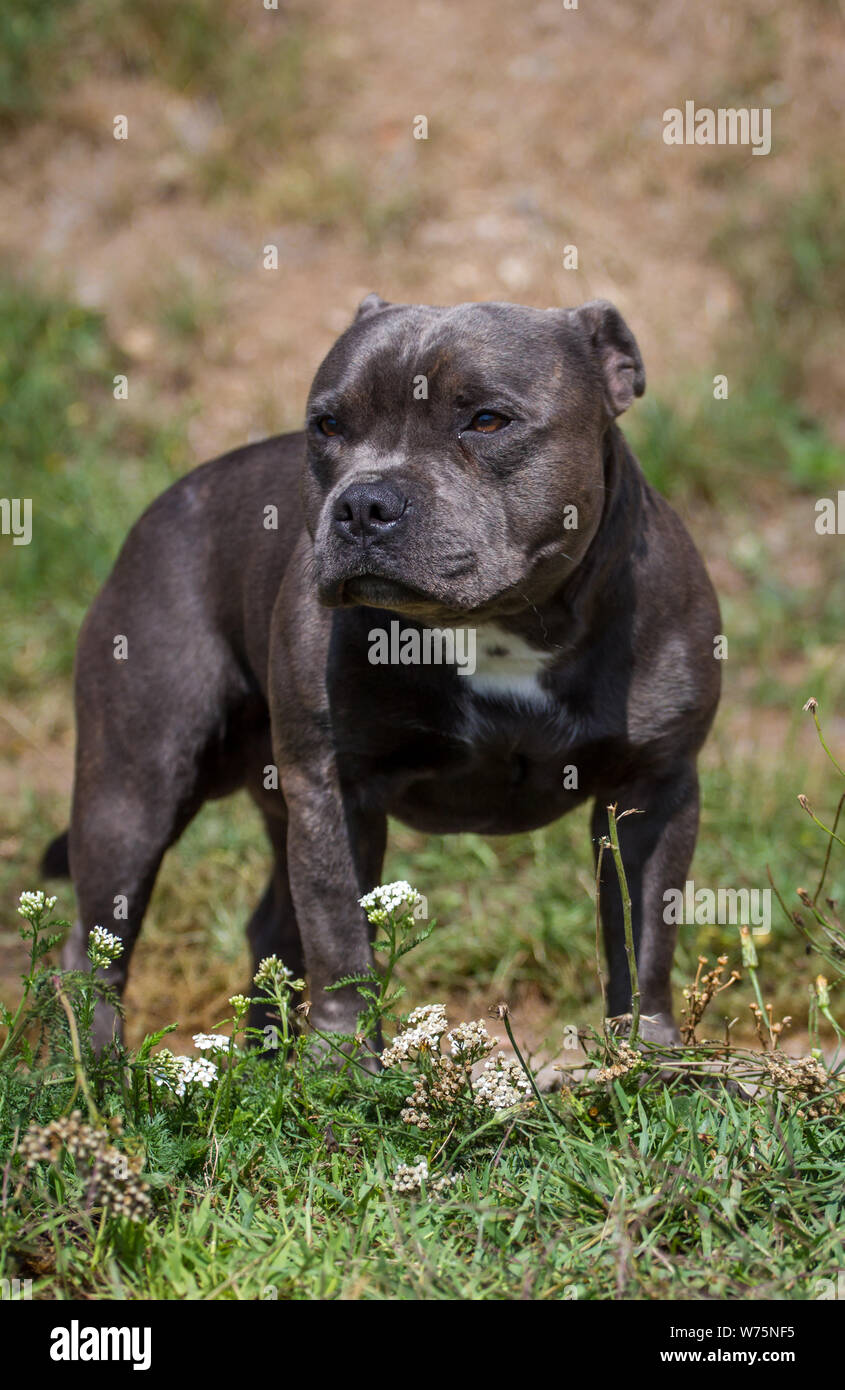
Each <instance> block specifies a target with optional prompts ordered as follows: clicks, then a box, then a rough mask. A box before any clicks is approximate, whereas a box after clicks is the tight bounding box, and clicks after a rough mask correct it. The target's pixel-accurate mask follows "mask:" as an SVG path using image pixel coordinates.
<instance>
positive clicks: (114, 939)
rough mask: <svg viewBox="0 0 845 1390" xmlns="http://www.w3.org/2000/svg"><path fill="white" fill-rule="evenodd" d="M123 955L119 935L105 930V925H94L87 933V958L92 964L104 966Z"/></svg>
mask: <svg viewBox="0 0 845 1390" xmlns="http://www.w3.org/2000/svg"><path fill="white" fill-rule="evenodd" d="M122 955H123V942H122V941H121V939H120V937H119V936H115V935H113V933H112V932H109V931H106V929H105V927H95V928H94V930H93V931H89V933H88V959H89V960H90V961H91V964H92V965H98V966H102V967H103V968H105V967H106V966H108V965H110V963H111V962H112V961H113V960H117V959H118V958H119V957H120V956H122Z"/></svg>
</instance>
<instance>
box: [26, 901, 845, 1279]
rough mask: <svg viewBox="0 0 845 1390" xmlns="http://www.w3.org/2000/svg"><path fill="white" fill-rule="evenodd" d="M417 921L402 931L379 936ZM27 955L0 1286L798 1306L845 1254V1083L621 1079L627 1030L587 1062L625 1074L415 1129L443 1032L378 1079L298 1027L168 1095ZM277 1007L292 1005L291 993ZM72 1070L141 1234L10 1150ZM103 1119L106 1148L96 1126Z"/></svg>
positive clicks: (51, 1170) (647, 1071)
mask: <svg viewBox="0 0 845 1390" xmlns="http://www.w3.org/2000/svg"><path fill="white" fill-rule="evenodd" d="M41 916H42V919H46V918H48V917H49V914H48V913H43V914H41ZM41 925H42V930H46V931H50V929H51V923H50V922H49V921H46V920H42V923H41ZM409 929H414V924H413V923H412V922H411V921H406V922H405V925H404V927H403V925H402V922H401V921H399V922H398V923H397V931H396V933H394V932H393V931H392V930H391V931H389V932H388V934H387V936H386V937H385V938H384V939H385V942H388V941H389V940H393V941H395V942H396V943H397V944H398V943H399V942H401V941H403V940H404V939H406V934H407V931H408V930H409ZM398 954H399V953H398V950H397V948H396V945H393V946H391V947H390V949H389V951H388V958H387V960H386V961H383V962H382V963H383V967H384V971H385V974H384V988H383V989H382V990H381V991H380V995H381V997H382V998H384V999H385V1002H384V1003H383V1004H381V1005H380V1007H379V1012H381V1013H384V1012H385V1010H387V1012H388V1014H389V1013H390V1003H389V992H388V991H389V981H390V978H391V972H392V969H393V967H394V966H395V963H396V961H397V959H398ZM35 957H36V963H35V967H34V969H33V971H32V973H31V977H30V978H31V980H32V982H33V990H32V995H31V998H32V999H33V1000H34V1004H33V1008H32V1019H33V1024H34V1025H36V1026H37V1028H39V1029H40V1038H41V1042H40V1043H34V1044H33V1046H30V1045H29V1044H28V1043H27V1041H26V1034H24V1035H22V1040H21V1041H19V1042H18V1043H17V1044H14V1043H9V1042H8V1039H9V1038H11V1037H13V1029H14V1024H11V1020H10V1016H9V1015H7V1024H11V1027H7V1030H6V1033H7V1043H6V1048H8V1047H10V1046H11V1054H10V1055H7V1056H6V1057H5V1058H4V1057H3V1051H4V1048H3V1045H2V1043H0V1158H2V1159H3V1161H4V1165H5V1167H6V1171H7V1198H6V1200H5V1201H4V1203H3V1206H2V1209H0V1277H3V1278H8V1279H13V1278H32V1279H33V1281H34V1288H33V1293H34V1296H35V1297H44V1298H51V1299H66V1298H78V1297H85V1298H91V1297H105V1298H121V1299H150V1298H152V1299H174V1298H177V1299H186V1298H187V1299H201V1298H209V1299H243V1300H250V1299H264V1300H267V1299H306V1300H307V1299H335V1298H340V1299H351V1298H354V1299H365V1300H366V1299H391V1300H397V1299H421V1298H424V1299H427V1300H432V1299H434V1300H440V1299H460V1300H467V1299H470V1300H472V1299H524V1298H531V1299H536V1300H543V1299H561V1298H564V1299H588V1300H590V1299H613V1298H620V1297H624V1298H628V1299H663V1298H674V1299H678V1298H691V1299H694V1298H705V1297H706V1298H730V1299H743V1298H794V1299H804V1298H811V1297H814V1296H817V1294H818V1281H819V1280H820V1279H827V1280H829V1279H831V1278H834V1279H835V1277H836V1271H837V1270H838V1268H839V1267H840V1266H841V1264H842V1259H843V1253H845V1252H843V1240H842V1233H841V1218H842V1212H843V1202H845V1199H844V1198H843V1182H842V1179H843V1172H845V1129H843V1126H842V1124H841V1122H840V1121H839V1119H838V1117H837V1110H838V1107H839V1105H840V1104H841V1098H840V1097H841V1085H838V1084H837V1083H836V1082H835V1081H833V1080H832V1079H831V1080H829V1081H828V1082H827V1083H826V1086H825V1088H824V1089H823V1093H822V1096H821V1100H822V1101H823V1102H824V1109H820V1108H819V1098H818V1097H817V1098H816V1099H815V1100H814V1102H813V1106H812V1107H811V1106H810V1104H809V1102H808V1099H806V1098H803V1097H802V1095H801V1093H800V1091H799V1090H798V1089H796V1086H795V1085H794V1084H793V1083H792V1082H789V1081H787V1082H786V1083H784V1084H782V1085H781V1087H780V1089H776V1088H775V1089H773V1088H772V1087H771V1085H767V1086H764V1087H763V1088H762V1089H761V1090H759V1091H758V1092H757V1094H756V1095H754V1096H753V1097H750V1098H749V1097H746V1096H736V1095H732V1094H730V1093H729V1092H727V1091H725V1090H724V1089H723V1088H722V1087H721V1086H719V1085H716V1084H713V1083H712V1082H710V1083H707V1082H704V1083H703V1084H699V1083H698V1082H697V1081H696V1080H695V1077H696V1075H698V1071H697V1068H698V1063H697V1062H696V1060H695V1059H696V1057H697V1056H698V1055H699V1054H698V1053H696V1052H695V1050H694V1049H688V1050H687V1052H686V1054H685V1057H686V1067H687V1075H686V1077H685V1078H679V1079H678V1080H676V1081H675V1082H673V1083H671V1085H667V1084H665V1081H664V1080H663V1079H662V1077H661V1073H660V1067H659V1066H657V1065H656V1064H654V1063H650V1062H649V1061H648V1060H647V1059H646V1060H642V1059H641V1060H640V1061H639V1062H637V1064H636V1066H634V1067H633V1068H631V1066H630V1062H629V1060H628V1059H627V1058H626V1057H625V1055H624V1053H622V1052H618V1051H616V1047H615V1045H614V1044H610V1043H605V1044H604V1045H603V1046H602V1045H601V1044H599V1045H598V1046H595V1044H594V1045H593V1048H592V1052H593V1059H592V1060H593V1066H595V1065H598V1064H600V1063H603V1064H604V1065H607V1064H608V1063H616V1064H619V1063H620V1062H621V1063H622V1064H623V1065H622V1074H621V1075H620V1076H617V1079H615V1080H607V1079H602V1078H601V1077H596V1076H595V1075H594V1074H593V1075H592V1076H588V1077H587V1078H585V1079H582V1080H574V1079H572V1080H571V1088H567V1089H564V1091H563V1092H562V1093H560V1094H559V1095H556V1096H549V1097H547V1098H545V1099H543V1098H541V1097H539V1096H537V1098H536V1099H532V1098H531V1097H530V1092H529V1093H528V1100H527V1103H526V1102H523V1103H521V1104H517V1105H515V1106H511V1107H510V1108H508V1109H504V1110H500V1111H490V1110H489V1109H485V1108H484V1107H483V1106H479V1105H478V1104H477V1103H473V1101H472V1099H471V1097H470V1094H469V1092H468V1090H467V1087H468V1078H467V1075H466V1074H465V1075H464V1080H463V1082H462V1090H461V1092H460V1094H459V1095H458V1096H457V1098H455V1099H453V1100H451V1101H449V1102H448V1103H446V1104H444V1106H443V1107H442V1108H441V1109H440V1110H439V1111H438V1110H436V1109H432V1110H431V1124H430V1127H429V1128H427V1129H426V1128H422V1129H421V1128H419V1127H418V1126H417V1125H416V1124H415V1123H409V1122H407V1121H406V1120H405V1119H403V1117H402V1114H401V1111H402V1109H403V1106H404V1105H405V1104H406V1102H407V1098H408V1097H409V1095H410V1092H411V1089H412V1086H413V1083H414V1082H415V1080H416V1079H417V1078H421V1077H428V1078H430V1077H431V1076H432V1075H433V1072H432V1062H431V1060H430V1059H431V1057H432V1056H433V1055H436V1053H437V1050H438V1046H439V1045H438V1044H437V1043H436V1042H435V1043H434V1044H433V1051H431V1052H422V1051H419V1052H417V1053H413V1052H412V1053H411V1055H410V1057H409V1059H408V1060H407V1061H406V1062H405V1063H402V1064H401V1065H400V1066H393V1067H389V1068H388V1069H386V1070H384V1071H382V1072H381V1073H380V1074H378V1075H376V1076H374V1075H372V1074H370V1073H369V1072H367V1071H364V1070H362V1069H361V1068H360V1067H359V1065H358V1063H357V1061H356V1056H360V1055H361V1053H360V1051H358V1050H357V1049H356V1048H355V1047H353V1048H352V1054H351V1057H350V1058H347V1059H345V1060H344V1059H343V1057H342V1056H341V1055H340V1054H339V1055H338V1060H336V1061H335V1062H334V1064H332V1063H331V1062H327V1061H325V1060H320V1059H319V1057H316V1056H315V1054H314V1052H313V1049H312V1048H311V1046H310V1044H309V1042H308V1040H307V1039H305V1038H299V1039H298V1040H292V1041H291V1042H290V1044H288V1045H286V1046H284V1047H283V1049H282V1050H283V1052H285V1053H286V1058H283V1057H278V1058H276V1059H271V1060H265V1059H264V1058H262V1057H261V1056H259V1055H258V1054H257V1053H256V1052H254V1051H253V1052H251V1053H247V1054H245V1055H244V1054H241V1055H240V1056H238V1055H237V1054H234V1053H231V1052H230V1054H229V1057H228V1062H227V1064H226V1065H225V1067H224V1063H223V1061H222V1060H221V1059H218V1060H219V1064H220V1067H221V1073H220V1075H219V1078H218V1079H217V1080H216V1081H215V1082H213V1083H212V1085H211V1086H209V1087H208V1088H207V1089H201V1088H200V1087H198V1086H195V1087H193V1088H189V1090H188V1092H187V1094H186V1096H185V1097H184V1098H183V1099H181V1100H180V1099H178V1098H177V1096H175V1095H174V1094H173V1092H172V1090H162V1089H160V1088H158V1087H157V1086H156V1085H155V1084H154V1083H153V1081H152V1080H150V1079H148V1078H150V1077H152V1076H154V1074H155V1071H156V1068H160V1067H161V1066H162V1065H163V1063H162V1062H161V1061H160V1060H157V1059H159V1053H158V1052H156V1051H154V1050H153V1049H155V1047H156V1046H157V1045H158V1044H159V1043H160V1041H161V1039H160V1038H159V1037H156V1038H151V1039H149V1040H147V1042H146V1043H145V1045H144V1047H142V1048H141V1049H140V1051H139V1052H137V1053H135V1054H133V1055H123V1054H120V1053H118V1055H117V1056H116V1058H115V1059H114V1061H111V1060H110V1059H109V1058H105V1059H103V1058H100V1059H95V1058H93V1056H92V1055H91V1054H90V1050H89V1049H88V1048H87V1046H86V1044H85V1031H84V1021H85V1019H86V1018H87V1017H89V1016H90V1003H91V999H92V997H93V996H92V995H91V988H92V986H91V983H90V980H91V977H86V976H84V975H82V976H68V975H65V976H64V977H63V988H64V991H65V1000H66V1001H68V1000H69V1001H71V1003H70V1004H68V1007H71V1006H72V1007H73V1010H74V1014H75V1016H76V1019H77V1026H78V1031H79V1036H80V1038H81V1043H74V1042H73V1040H72V1038H71V1035H70V1033H69V1031H68V1029H67V1026H66V1020H65V1016H64V1014H63V1012H62V1010H61V1008H60V1007H59V1005H58V1004H57V1002H56V995H55V993H54V984H53V983H51V976H50V972H49V971H47V973H46V974H40V975H39V973H38V964H37V952H36V953H35ZM276 997H277V999H278V1005H277V1007H278V1009H279V1017H280V1019H281V1018H282V1016H283V1017H284V1018H285V1019H287V1018H288V1016H289V1008H290V1006H291V1005H292V1003H293V1000H294V999H295V997H296V987H295V986H294V987H293V994H291V993H290V992H289V987H288V986H285V985H281V986H279V987H278V991H277V996H276ZM390 1016H391V1017H392V1016H393V1015H392V1014H391V1015H390ZM449 1021H450V1023H451V1024H452V1025H453V1026H454V1025H455V1024H456V1023H457V1022H459V1020H458V1019H457V1018H455V1017H454V1016H452V1017H451V1018H450V1020H449ZM227 1023H228V1027H229V1028H230V1027H232V1025H233V1024H234V1033H233V1037H237V1036H240V1032H239V1027H240V1025H239V1024H238V1023H237V1021H236V1020H232V1019H229V1020H227ZM400 1027H401V1025H400ZM517 1028H518V1024H517ZM227 1032H228V1028H227ZM34 1036H35V1034H34V1033H33V1032H32V1030H30V1037H31V1038H34ZM596 1041H598V1040H596ZM442 1051H443V1055H446V1052H447V1051H448V1048H447V1047H444V1048H443V1049H442ZM626 1068H627V1069H626ZM74 1073H75V1074H76V1076H77V1081H76V1085H75V1086H73V1085H72V1081H73V1076H74ZM86 1075H87V1081H86V1080H85V1077H86ZM80 1078H81V1082H82V1084H83V1085H84V1086H85V1096H86V1101H87V1106H88V1110H89V1115H90V1120H91V1123H92V1125H94V1126H95V1127H97V1128H98V1129H99V1131H100V1133H101V1134H102V1143H103V1144H104V1145H105V1144H109V1145H110V1146H116V1147H117V1149H118V1150H119V1151H120V1152H122V1153H124V1154H125V1156H126V1167H125V1169H124V1173H123V1179H125V1178H126V1176H127V1173H128V1172H129V1170H130V1167H131V1165H133V1164H135V1165H137V1166H136V1167H135V1169H134V1171H135V1172H136V1173H137V1171H138V1170H139V1169H142V1171H143V1176H144V1180H145V1181H146V1183H147V1196H146V1198H145V1200H146V1201H148V1202H149V1203H150V1204H151V1211H150V1213H149V1214H148V1215H146V1216H144V1218H143V1219H141V1220H139V1221H137V1222H134V1221H132V1220H129V1219H127V1218H124V1217H118V1216H116V1215H113V1214H110V1212H109V1210H108V1209H107V1207H105V1206H104V1205H103V1202H102V1193H101V1189H99V1188H98V1187H97V1186H96V1185H95V1184H93V1183H92V1179H91V1174H90V1172H89V1171H86V1170H85V1169H83V1168H82V1165H81V1164H79V1163H78V1162H77V1161H75V1160H73V1159H71V1158H70V1157H69V1156H68V1155H67V1153H65V1154H64V1155H63V1156H62V1155H59V1154H56V1155H55V1156H54V1159H53V1161H52V1162H48V1161H43V1160H42V1161H41V1162H39V1163H36V1164H35V1165H34V1167H31V1168H29V1169H26V1168H24V1166H23V1163H22V1160H21V1158H20V1157H19V1156H17V1155H16V1153H15V1143H16V1139H17V1138H19V1136H20V1135H21V1134H22V1133H23V1132H24V1130H25V1129H26V1127H27V1126H28V1125H34V1126H36V1127H43V1126H45V1125H47V1124H49V1123H51V1122H52V1121H53V1120H54V1119H55V1118H56V1117H58V1116H60V1115H63V1114H67V1112H68V1111H69V1110H70V1109H71V1108H72V1107H73V1106H74V1104H77V1105H78V1104H79V1103H80V1101H81V1099H82V1097H81V1094H80V1093H79V1090H78V1088H79V1085H80ZM114 1115H120V1116H121V1118H122V1120H123V1134H122V1137H120V1138H118V1139H116V1140H115V1139H114V1135H113V1134H112V1135H111V1136H109V1135H107V1132H106V1130H105V1128H104V1126H105V1124H106V1121H107V1120H108V1119H109V1117H110V1116H114ZM111 1153H112V1158H111V1159H110V1160H109V1163H110V1166H111V1167H112V1168H113V1169H114V1172H115V1176H117V1162H116V1161H115V1158H116V1157H117V1156H116V1155H115V1154H114V1147H112V1148H111ZM420 1157H424V1158H426V1160H427V1163H428V1181H423V1182H422V1183H421V1184H420V1183H418V1184H417V1186H416V1188H415V1189H413V1190H411V1191H410V1192H408V1191H401V1190H397V1188H396V1185H395V1181H394V1175H395V1174H396V1173H397V1170H398V1167H399V1165H400V1164H402V1163H404V1164H408V1165H413V1164H416V1163H417V1162H418V1160H419V1158H420ZM118 1161H119V1158H118ZM446 1178H448V1179H449V1185H448V1186H447V1187H446V1188H445V1190H440V1191H438V1189H437V1186H436V1185H435V1184H436V1183H438V1182H440V1180H441V1179H446ZM134 1181H136V1179H130V1182H134Z"/></svg>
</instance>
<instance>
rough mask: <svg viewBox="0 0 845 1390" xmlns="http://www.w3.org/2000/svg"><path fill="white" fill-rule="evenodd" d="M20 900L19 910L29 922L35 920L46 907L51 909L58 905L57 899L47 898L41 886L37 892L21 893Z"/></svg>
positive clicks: (48, 909)
mask: <svg viewBox="0 0 845 1390" xmlns="http://www.w3.org/2000/svg"><path fill="white" fill-rule="evenodd" d="M18 901H19V903H20V906H19V907H18V912H19V913H20V915H21V917H25V918H26V920H27V921H28V922H33V921H35V919H36V918H37V917H40V915H41V913H42V912H44V911H45V909H46V910H47V911H51V910H52V909H53V908H54V907H55V906H56V899H55V898H46V897H45V896H44V894H43V893H42V892H41V889H40V888H39V890H38V892H37V893H21V895H20V898H19V900H18Z"/></svg>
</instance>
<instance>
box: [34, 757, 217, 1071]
mask: <svg viewBox="0 0 845 1390" xmlns="http://www.w3.org/2000/svg"><path fill="white" fill-rule="evenodd" d="M198 806H199V801H196V802H192V801H190V800H185V799H184V798H181V797H180V796H179V795H178V794H177V793H176V788H175V787H174V786H173V785H172V783H171V784H170V785H167V782H166V779H165V778H162V781H161V782H160V784H159V790H158V794H157V796H156V797H155V798H152V799H145V798H142V797H140V796H138V795H136V794H135V792H134V790H133V787H132V777H131V773H128V774H124V775H123V776H120V777H116V776H114V775H112V777H111V778H109V777H104V776H103V775H102V772H101V773H100V774H99V775H98V778H97V781H96V785H88V786H85V785H84V779H83V783H82V785H80V779H79V778H78V780H77V787H76V791H75V795H74V810H73V813H72V817H71V827H70V834H69V846H70V867H71V874H72V877H73V882H74V887H75V889H76V896H77V910H78V915H77V919H76V923H75V925H74V927H73V930H72V931H71V934H70V936H69V937H68V940H67V942H66V943H65V947H64V951H63V953H62V965H63V967H64V968H65V969H66V970H89V969H90V968H91V967H90V964H89V963H88V959H87V950H88V936H89V933H90V932H91V930H92V929H93V928H94V927H95V926H101V927H104V928H105V929H106V931H108V932H111V933H112V934H113V935H115V936H118V937H119V938H120V940H121V942H122V943H123V953H122V955H121V956H120V958H119V959H118V960H117V961H115V962H113V964H111V965H110V966H109V967H108V969H107V970H106V971H105V972H104V978H105V979H106V980H107V981H108V983H109V984H111V985H113V986H114V987H115V988H116V990H117V992H118V994H122V993H123V990H124V987H125V985H126V979H127V975H128V972H129V963H130V960H131V957H132V951H133V948H134V945H135V941H136V939H137V936H138V933H139V931H140V929H141V923H142V921H143V918H144V913H145V911H146V908H147V904H148V902H149V898H150V894H151V893H152V889H153V885H154V883H155V879H156V875H157V873H158V869H159V865H160V863H161V860H162V857H163V855H164V852H165V850H167V849H168V848H169V846H170V845H172V844H173V842H174V841H175V840H176V839H178V837H179V835H180V834H181V833H182V831H183V830H184V828H185V826H186V825H187V823H188V821H189V820H190V819H191V817H192V816H193V814H194V812H195V811H196V810H197V809H198ZM114 1034H117V1036H121V1035H122V1027H121V1020H120V1018H119V1016H118V1015H117V1014H116V1012H115V1010H114V1009H112V1008H111V1007H110V1006H108V1005H107V1004H105V1003H104V1002H103V1001H100V1002H99V1003H98V1004H97V1008H96V1011H95V1015H94V1026H93V1035H92V1040H93V1043H94V1046H95V1047H96V1048H97V1049H101V1048H103V1047H104V1046H105V1045H106V1044H107V1043H108V1042H109V1041H110V1040H111V1038H112V1036H113V1035H114Z"/></svg>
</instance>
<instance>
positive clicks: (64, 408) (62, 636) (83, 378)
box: [0, 279, 187, 695]
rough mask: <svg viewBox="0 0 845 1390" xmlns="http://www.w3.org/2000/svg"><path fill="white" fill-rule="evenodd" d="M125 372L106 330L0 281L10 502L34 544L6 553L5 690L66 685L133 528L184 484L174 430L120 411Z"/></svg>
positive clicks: (0, 400) (91, 317) (82, 312)
mask: <svg viewBox="0 0 845 1390" xmlns="http://www.w3.org/2000/svg"><path fill="white" fill-rule="evenodd" d="M125 370H126V367H125V363H124V362H123V360H122V358H121V355H120V354H119V353H118V352H116V350H115V349H114V347H113V345H112V344H111V343H110V342H109V340H108V338H107V336H106V333H105V329H104V325H103V320H102V318H101V317H100V316H99V315H97V314H94V313H91V312H89V311H88V310H86V309H81V308H79V307H77V306H76V305H73V304H69V303H67V302H64V301H62V300H60V299H50V298H47V299H45V298H41V297H39V296H37V295H34V294H32V293H31V292H30V291H29V290H27V289H24V288H19V287H17V286H15V285H14V284H13V283H11V282H10V281H9V280H8V279H0V410H1V411H2V416H3V444H4V459H3V488H4V496H7V497H18V498H31V499H32V509H33V529H32V541H31V544H29V545H25V546H24V545H21V546H12V545H10V544H8V543H6V542H4V544H3V546H2V547H1V548H0V624H2V627H3V632H4V638H5V640H4V642H3V644H2V652H0V686H2V688H3V689H4V690H6V692H7V693H9V694H12V695H15V694H19V693H21V692H22V691H24V690H30V691H31V690H32V688H33V685H34V684H35V683H36V681H37V682H44V681H49V680H51V679H53V678H54V677H55V676H56V675H67V673H68V672H69V670H70V666H71V662H72V655H73V642H74V634H75V632H76V631H77V630H78V627H79V623H80V622H81V619H82V617H83V615H84V613H85V610H86V608H87V606H88V604H89V603H90V602H91V600H92V599H93V597H94V595H95V594H96V592H97V590H98V589H99V587H100V585H101V584H102V583H103V581H104V580H105V578H106V576H107V574H108V572H109V570H110V568H111V565H112V564H113V562H114V558H115V554H116V547H117V545H118V544H119V543H120V541H121V540H122V538H123V536H125V534H126V531H127V530H128V526H129V524H130V523H131V521H133V520H134V519H135V517H136V516H137V515H138V514H139V512H140V511H141V510H142V509H143V507H144V506H146V504H147V503H148V502H150V501H151V500H152V499H153V497H155V496H156V494H157V493H159V492H161V491H162V489H163V488H165V487H166V486H167V485H168V484H169V483H171V482H173V480H174V479H175V478H176V477H177V476H178V475H179V473H181V472H183V471H184V469H185V466H186V463H187V452H186V449H185V445H184V439H183V434H182V431H181V429H180V428H179V427H178V426H177V425H173V426H168V425H166V424H165V425H161V424H156V425H150V424H148V423H147V422H146V421H145V420H142V419H140V418H139V417H138V415H137V414H136V413H134V412H133V408H132V405H131V403H130V402H131V385H130V401H119V400H115V399H114V396H113V389H114V387H113V378H114V376H115V375H116V374H119V373H121V372H124V371H125Z"/></svg>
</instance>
